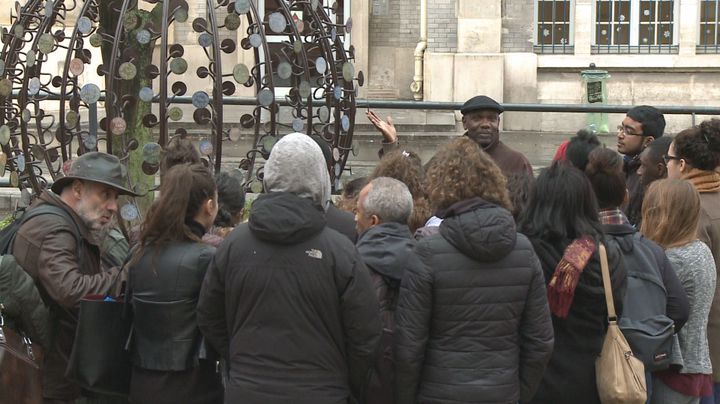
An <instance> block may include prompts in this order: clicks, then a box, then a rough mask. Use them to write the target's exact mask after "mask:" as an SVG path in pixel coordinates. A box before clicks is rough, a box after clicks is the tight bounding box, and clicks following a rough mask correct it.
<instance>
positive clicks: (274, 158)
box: [263, 133, 330, 210]
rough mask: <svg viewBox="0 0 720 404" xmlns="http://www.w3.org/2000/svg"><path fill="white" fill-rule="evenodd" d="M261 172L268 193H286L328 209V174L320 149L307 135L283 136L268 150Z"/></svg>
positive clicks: (293, 134)
mask: <svg viewBox="0 0 720 404" xmlns="http://www.w3.org/2000/svg"><path fill="white" fill-rule="evenodd" d="M263 173H264V174H263V183H264V185H265V190H266V191H267V192H289V193H292V194H295V195H297V196H299V197H301V198H308V199H311V200H312V201H313V202H315V204H317V205H318V206H322V208H323V209H324V210H327V204H328V202H329V201H330V174H329V173H328V169H327V163H326V162H325V157H324V156H323V154H322V150H320V146H318V145H317V143H315V141H314V140H312V138H310V137H309V136H307V135H304V134H302V133H291V134H289V135H286V136H283V138H282V139H280V140H279V141H278V142H277V143H276V144H275V146H273V148H272V150H271V151H270V158H269V159H268V161H267V163H266V164H265V168H264V169H263Z"/></svg>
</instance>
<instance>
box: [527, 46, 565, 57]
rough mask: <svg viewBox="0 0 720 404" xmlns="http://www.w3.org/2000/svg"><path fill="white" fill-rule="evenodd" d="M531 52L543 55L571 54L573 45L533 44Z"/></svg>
mask: <svg viewBox="0 0 720 404" xmlns="http://www.w3.org/2000/svg"><path fill="white" fill-rule="evenodd" d="M533 52H535V53H539V54H543V55H548V54H549V55H552V54H556V55H572V54H574V53H575V47H574V46H572V45H534V46H533Z"/></svg>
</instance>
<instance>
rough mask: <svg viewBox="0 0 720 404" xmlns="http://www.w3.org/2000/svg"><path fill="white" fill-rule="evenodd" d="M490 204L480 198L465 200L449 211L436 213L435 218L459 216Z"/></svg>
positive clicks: (456, 203)
mask: <svg viewBox="0 0 720 404" xmlns="http://www.w3.org/2000/svg"><path fill="white" fill-rule="evenodd" d="M486 204H488V202H487V201H485V200H484V199H482V198H480V197H477V196H476V197H474V198H470V199H465V200H464V201H459V202H455V203H453V204H452V205H450V206H449V207H448V208H447V209H441V210H439V211H437V212H436V213H435V216H437V217H439V218H441V219H445V218H448V217H451V216H458V215H461V214H463V213H467V212H470V211H473V210H475V209H476V208H478V207H480V206H483V205H486Z"/></svg>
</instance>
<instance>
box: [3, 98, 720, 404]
mask: <svg viewBox="0 0 720 404" xmlns="http://www.w3.org/2000/svg"><path fill="white" fill-rule="evenodd" d="M461 112H462V114H463V119H462V122H463V126H464V128H465V130H466V132H465V133H464V134H463V136H460V137H458V138H457V139H453V140H452V141H450V142H449V143H447V144H446V145H444V146H443V147H441V148H440V149H439V150H438V152H437V153H436V154H435V156H434V157H433V158H432V159H430V161H428V162H423V161H421V159H420V158H419V157H418V155H417V154H416V153H414V152H413V151H411V150H407V149H404V148H403V145H402V143H401V142H402V139H400V138H399V136H398V133H397V131H396V130H395V128H394V126H393V124H392V121H391V120H390V119H388V120H383V119H381V118H380V117H379V116H377V115H376V114H375V113H374V112H372V111H369V112H368V118H369V119H370V121H371V122H372V123H373V124H374V125H375V126H376V127H377V129H378V130H379V131H380V132H381V133H382V135H383V137H384V142H383V147H382V150H381V151H380V155H381V159H380V162H379V163H378V165H377V166H376V167H375V169H374V170H373V172H372V174H371V175H370V176H369V177H367V178H363V179H357V180H353V181H352V182H350V183H347V184H345V188H344V191H343V194H342V196H341V197H340V199H339V200H337V201H336V203H333V202H332V198H331V188H330V177H329V172H328V168H329V166H331V165H330V164H329V160H331V153H330V149H329V147H328V145H327V143H326V142H325V141H324V140H323V139H322V138H318V137H311V136H307V135H304V134H299V133H293V134H289V135H286V136H284V137H283V138H282V139H280V140H279V141H278V142H277V143H276V144H275V146H274V147H273V149H272V151H271V153H270V156H269V159H268V161H267V163H266V165H265V167H264V177H263V183H264V188H265V190H264V193H262V194H260V195H258V196H257V198H256V199H255V201H254V202H253V204H252V205H251V208H250V211H249V212H248V215H247V216H248V219H247V221H246V222H244V221H243V217H244V214H245V212H244V206H245V194H244V191H243V187H242V186H243V184H242V180H241V179H240V178H238V177H237V176H236V175H235V174H233V173H219V174H218V175H216V176H213V175H212V174H211V172H210V171H209V170H208V169H207V168H206V167H205V166H204V165H203V164H201V162H200V156H199V155H198V153H197V151H195V149H194V148H193V145H192V143H191V142H190V141H189V140H187V139H183V138H175V139H173V140H172V142H171V143H170V144H169V145H168V147H167V148H166V150H165V154H164V156H163V162H162V164H161V182H160V188H159V194H158V196H157V197H156V199H155V201H154V203H153V205H152V207H151V208H150V209H149V211H148V212H147V213H146V215H145V217H144V221H143V223H142V224H141V225H140V226H138V227H136V228H133V229H130V231H129V234H127V240H128V242H126V243H127V244H126V246H125V248H118V247H116V246H117V245H118V237H114V236H113V237H111V236H110V235H111V234H114V233H112V232H113V229H114V226H115V221H114V216H115V215H116V213H117V210H118V197H119V196H120V195H134V193H133V192H132V191H131V190H130V189H128V188H126V180H125V178H124V172H123V170H122V168H121V164H120V161H119V160H118V159H117V158H115V157H113V156H110V155H107V154H104V153H99V152H91V153H86V154H84V155H82V156H79V157H78V158H76V159H75V160H74V162H73V164H72V165H71V166H70V168H69V171H68V172H67V173H66V175H65V176H64V177H62V178H60V179H58V180H57V181H55V183H54V184H53V185H52V187H51V189H50V190H47V191H45V192H43V194H42V195H40V196H39V198H38V199H37V201H36V202H35V203H34V205H33V206H32V208H31V209H30V210H29V212H28V213H26V215H28V214H29V213H31V212H33V211H34V210H35V211H36V213H38V212H40V210H42V209H45V210H47V211H48V212H49V213H52V212H50V211H51V210H54V212H55V213H53V214H42V215H41V214H36V215H34V216H32V215H30V217H29V219H27V220H24V221H23V222H22V223H21V225H20V227H19V229H18V231H17V236H16V238H15V241H14V242H13V244H12V246H11V249H10V251H9V252H10V253H11V254H12V255H8V257H14V259H15V260H16V261H17V264H18V268H22V269H20V270H18V271H15V272H12V273H9V272H8V273H1V274H0V275H2V276H0V302H3V303H4V308H3V310H5V311H4V314H5V315H6V316H7V317H8V318H9V321H10V323H11V325H12V326H14V327H18V328H19V329H23V330H24V331H25V332H26V333H27V334H28V335H30V336H31V338H33V339H34V340H35V341H36V343H37V344H39V345H40V346H42V347H43V348H44V349H45V352H46V355H45V359H44V363H43V372H44V380H43V397H44V402H45V403H58V404H59V403H73V402H77V403H81V402H88V403H105V402H113V403H115V402H128V401H129V402H130V403H153V404H157V403H198V404H200V403H222V402H225V403H263V404H264V403H289V402H291V403H308V404H310V403H312V404H317V403H368V404H385V403H397V404H413V403H548V404H562V403H580V402H582V403H600V398H599V395H598V389H597V385H596V373H595V361H596V359H597V357H598V355H599V353H600V350H601V348H602V344H603V338H604V336H605V332H606V329H607V322H608V308H607V305H606V300H605V293H604V287H603V277H602V271H601V258H600V254H599V250H600V247H601V246H604V247H605V249H606V250H607V258H608V267H609V273H610V286H611V288H612V296H613V299H614V304H615V308H616V311H617V313H618V315H619V324H620V326H621V328H622V329H623V330H624V331H623V332H624V333H625V335H626V337H627V339H628V341H629V342H630V345H631V347H632V349H633V354H634V355H635V356H636V357H638V358H639V359H640V360H641V361H642V362H643V365H644V366H645V378H646V383H647V402H648V403H673V404H683V403H695V404H698V403H702V404H716V403H717V404H720V293H719V292H717V288H716V285H717V282H716V278H717V271H718V268H719V265H720V120H716V119H712V120H708V121H704V122H702V123H701V124H700V125H697V126H694V127H692V128H688V129H686V130H683V131H682V132H680V133H679V134H677V136H675V137H674V138H670V137H669V136H667V135H664V129H665V120H664V117H663V115H662V114H661V113H660V112H659V111H658V110H657V109H656V108H653V107H650V106H638V107H635V108H633V109H631V110H630V111H629V112H628V113H627V115H626V116H625V118H624V119H623V121H622V123H621V124H620V125H619V126H618V131H617V145H616V146H617V147H606V146H605V145H603V144H601V141H600V140H599V139H598V137H597V136H596V135H595V134H594V133H592V132H589V131H585V130H581V131H579V132H578V133H577V134H576V135H575V136H574V137H572V138H571V139H569V140H568V141H566V142H564V143H563V144H562V145H561V146H560V147H559V148H558V151H557V153H556V155H555V158H554V159H553V160H554V161H553V163H552V164H551V165H550V166H549V167H547V168H544V169H542V170H541V171H540V173H539V175H538V176H537V178H535V176H534V175H533V170H532V167H531V165H530V163H529V161H528V159H527V158H526V157H525V156H523V155H522V154H521V153H519V152H518V151H515V150H513V149H512V148H510V147H509V146H508V145H506V144H504V143H503V142H502V141H501V140H500V132H499V123H500V116H501V114H502V112H503V108H502V106H501V105H500V104H498V103H497V102H495V101H494V100H492V99H490V98H489V97H486V96H478V97H474V98H472V99H470V100H468V101H467V102H466V103H465V105H464V106H463V108H462V110H461ZM48 205H51V206H52V208H47V206H48ZM43 206H46V208H43ZM43 213H44V212H43ZM121 239H122V240H124V238H121ZM110 245H112V246H113V247H112V248H110V247H109V246H110ZM118 262H121V263H122V264H121V265H118V264H117V263H118ZM5 267H6V265H5V261H3V264H2V265H1V266H0V271H6V268H5ZM10 285H20V286H17V287H12V286H10ZM121 290H124V293H125V294H126V301H127V302H128V304H129V305H131V307H132V312H133V333H132V337H131V339H130V340H129V341H127V347H128V349H129V351H130V354H131V357H132V364H133V368H132V375H131V382H130V389H129V397H127V398H117V397H114V398H113V397H106V396H103V395H102V394H99V393H96V392H95V393H93V392H90V391H87V390H86V389H83V386H81V385H79V384H77V383H76V382H75V381H74V380H72V379H71V378H70V377H68V376H66V372H65V370H66V368H67V366H68V358H69V356H70V354H71V350H72V349H73V338H74V331H75V328H76V327H77V323H78V316H77V308H78V304H79V302H80V300H81V299H82V298H83V297H84V296H86V295H92V294H117V293H120V291H121ZM16 302H17V303H16ZM648 330H649V332H650V334H652V335H653V338H649V339H648V338H643V334H642V333H643V332H646V331H648ZM653 332H655V333H654V334H653ZM665 336H666V337H667V338H665V339H663V338H664V337H665ZM661 337H662V338H661ZM658 339H662V344H660V345H658V346H655V345H653V343H652V342H653V341H655V340H658ZM649 340H650V341H649ZM648 341H649V342H648Z"/></svg>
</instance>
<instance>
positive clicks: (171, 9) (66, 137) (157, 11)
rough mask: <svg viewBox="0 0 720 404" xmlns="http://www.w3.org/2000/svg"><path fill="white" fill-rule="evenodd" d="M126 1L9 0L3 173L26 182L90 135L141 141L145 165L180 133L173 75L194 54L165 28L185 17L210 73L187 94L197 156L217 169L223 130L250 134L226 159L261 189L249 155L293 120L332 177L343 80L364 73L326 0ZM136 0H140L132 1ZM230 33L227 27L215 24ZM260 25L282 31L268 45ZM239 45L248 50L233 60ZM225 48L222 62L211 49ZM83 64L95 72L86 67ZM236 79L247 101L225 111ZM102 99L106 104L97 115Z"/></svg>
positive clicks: (35, 181)
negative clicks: (194, 4) (323, 155)
mask: <svg viewBox="0 0 720 404" xmlns="http://www.w3.org/2000/svg"><path fill="white" fill-rule="evenodd" d="M104 1H107V3H105V2H104ZM138 1H139V0H114V1H111V0H85V2H81V1H79V0H29V1H28V2H27V3H25V4H24V5H20V4H19V3H16V5H15V10H14V13H13V16H12V19H13V24H12V27H11V28H10V29H9V30H5V31H4V32H3V33H2V46H3V47H2V53H1V54H0V108H1V109H2V112H1V113H0V145H2V153H1V154H0V175H4V173H5V170H6V169H7V170H9V171H10V174H9V175H10V181H11V183H12V185H13V186H17V187H19V188H20V189H21V190H23V192H25V193H28V192H31V193H33V194H36V195H37V194H39V193H40V192H41V191H42V190H43V189H44V188H46V187H47V182H48V181H51V180H54V179H55V178H57V177H58V176H60V175H62V170H63V164H64V163H66V162H68V161H69V160H70V159H71V158H72V156H73V155H74V154H82V153H84V152H87V151H90V150H98V149H99V150H102V151H107V152H109V153H113V154H115V155H117V156H119V157H120V158H121V160H123V161H124V162H125V163H126V164H130V161H131V160H132V158H131V154H141V155H142V160H141V167H142V171H143V172H144V173H145V175H148V176H153V177H154V175H155V174H156V172H157V171H158V167H159V162H160V157H161V152H162V148H163V147H164V146H165V145H166V144H167V142H168V139H169V138H170V137H171V136H184V135H186V134H187V129H188V128H187V127H185V126H186V125H183V123H182V120H183V112H184V111H183V109H182V108H181V105H180V104H179V103H178V100H179V99H181V98H187V97H186V94H187V93H188V82H186V81H184V80H182V79H181V75H183V74H185V73H186V72H188V69H191V68H193V67H194V66H192V67H191V66H189V63H188V59H186V58H185V57H184V54H185V52H186V49H187V47H188V45H190V44H188V43H172V41H171V40H170V35H169V32H170V30H171V29H178V27H179V26H182V25H183V24H189V25H191V27H192V30H193V31H194V32H195V33H196V34H197V36H196V41H197V45H198V49H202V51H203V52H204V54H205V56H206V62H205V63H204V64H202V65H200V66H197V67H196V71H195V74H196V77H197V79H196V80H195V81H197V82H199V83H208V82H209V83H210V86H209V87H210V88H209V91H206V90H207V89H208V87H205V89H198V90H196V91H194V92H193V93H192V96H191V102H192V106H193V108H194V111H193V114H192V117H193V121H194V124H191V125H193V127H194V128H201V129H203V130H204V132H205V133H206V134H207V136H206V137H204V138H203V139H202V140H201V141H200V143H199V149H200V152H201V154H202V155H204V156H205V157H206V158H207V160H208V162H209V164H210V165H211V166H212V167H213V168H214V169H215V170H216V171H217V170H220V167H221V159H222V148H223V143H224V142H233V141H237V140H238V139H239V138H240V136H242V134H243V133H246V134H248V135H249V136H252V138H253V143H252V145H253V147H252V149H251V150H249V151H248V152H247V155H246V158H244V159H243V160H242V161H241V162H240V164H239V168H240V169H242V170H244V173H245V180H246V186H247V187H248V188H249V189H251V190H252V191H254V192H260V191H261V190H262V160H263V159H267V158H268V156H269V153H270V150H271V149H272V146H273V145H274V144H275V142H276V141H277V139H278V138H279V137H280V136H282V135H284V134H286V133H290V132H303V133H306V134H308V135H313V134H314V135H318V136H320V137H322V138H323V139H324V140H325V141H326V142H327V143H328V144H329V145H330V147H331V150H332V162H331V164H330V165H329V167H328V168H329V170H330V173H331V178H332V180H333V184H334V186H335V187H337V186H338V184H339V178H340V176H341V174H342V172H343V170H344V167H345V163H346V161H347V158H348V155H349V153H350V151H351V149H352V133H353V126H354V120H355V111H356V109H355V96H356V89H357V86H358V85H359V86H362V84H363V81H364V78H363V75H362V72H358V73H357V75H356V74H355V69H354V66H353V61H354V49H353V47H352V46H350V47H349V48H348V49H346V48H345V47H344V45H343V42H342V37H341V34H342V33H344V32H349V31H350V29H351V25H352V21H351V20H348V21H347V22H346V23H344V22H342V21H341V22H338V23H336V22H333V19H332V18H331V17H332V16H334V15H335V14H336V13H337V11H338V9H337V8H338V4H337V3H333V4H332V5H328V4H325V3H324V2H323V1H322V0H274V1H275V3H276V5H277V8H276V9H275V10H274V11H271V12H267V13H261V11H262V10H258V6H257V4H256V2H255V1H256V0H235V1H231V0H219V1H218V2H217V3H216V2H214V0H199V1H205V7H206V12H205V15H204V16H201V17H198V18H195V19H194V20H192V22H190V21H188V20H189V7H188V3H187V2H186V1H185V0H144V1H143V2H142V3H141V4H138ZM267 1H271V0H267ZM147 8H152V11H150V12H143V11H142V10H143V9H147ZM266 10H267V8H266ZM297 15H301V16H302V17H301V18H297ZM223 16H224V18H223ZM220 19H222V21H220ZM71 21H74V23H73V22H71ZM243 30H244V31H243ZM229 34H230V35H229ZM233 34H234V36H235V39H233V38H231V37H228V36H233ZM268 35H274V36H276V37H277V36H282V38H283V41H282V42H280V43H279V44H274V45H273V46H272V47H271V46H270V45H269V42H268ZM239 38H240V39H239ZM238 39H239V41H238ZM236 42H239V44H238V43H236ZM238 45H239V46H238ZM93 48H96V49H93ZM245 51H247V52H251V53H252V55H253V58H252V59H253V60H254V64H252V65H246V64H243V63H234V62H237V61H238V60H240V59H239V58H238V57H237V56H238V55H237V53H238V52H245ZM153 52H155V55H154V59H153ZM100 54H101V55H102V57H100ZM233 55H234V57H235V60H234V62H233V63H231V65H232V68H231V69H227V68H226V67H227V65H228V61H227V60H225V59H223V57H225V58H226V59H228V58H231V57H233ZM98 59H102V60H98ZM153 60H155V62H153ZM52 61H57V62H58V65H53V64H52V63H51V62H52ZM93 69H94V70H93ZM90 71H97V74H98V75H99V76H102V77H104V80H102V79H100V80H97V79H95V80H92V79H88V78H87V76H89V75H88V74H86V73H87V72H90ZM190 71H192V70H190ZM276 80H283V81H285V82H288V81H289V83H290V90H289V92H288V94H287V95H286V96H285V99H284V102H278V101H277V100H276V91H277V87H278V86H277V83H275V81H276ZM98 81H99V82H98ZM236 86H244V87H247V88H250V89H253V90H254V91H253V93H254V96H255V98H256V105H255V106H254V108H253V109H252V111H250V112H248V113H245V114H242V115H241V117H240V118H239V121H238V120H237V118H236V119H235V121H234V122H229V121H228V120H227V119H225V117H226V116H227V115H228V114H227V113H228V111H229V110H230V109H231V108H233V106H229V105H224V103H223V99H224V98H225V97H230V96H233V95H234V94H235V93H236V92H237V87H236ZM102 87H104V90H103V89H102ZM280 99H281V100H282V98H280ZM102 101H104V110H105V117H104V118H102V119H100V120H99V121H98V116H97V105H98V103H100V102H102ZM281 104H282V105H281ZM236 115H237V114H236ZM138 133H145V134H147V136H145V137H142V136H138ZM131 185H134V186H136V187H139V188H142V184H131ZM138 190H139V191H144V189H138ZM121 213H122V216H123V218H124V219H126V220H133V219H134V218H136V217H137V214H138V211H137V209H136V208H135V207H134V205H133V204H132V203H131V204H129V206H126V207H125V208H124V209H122V210H121Z"/></svg>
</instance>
